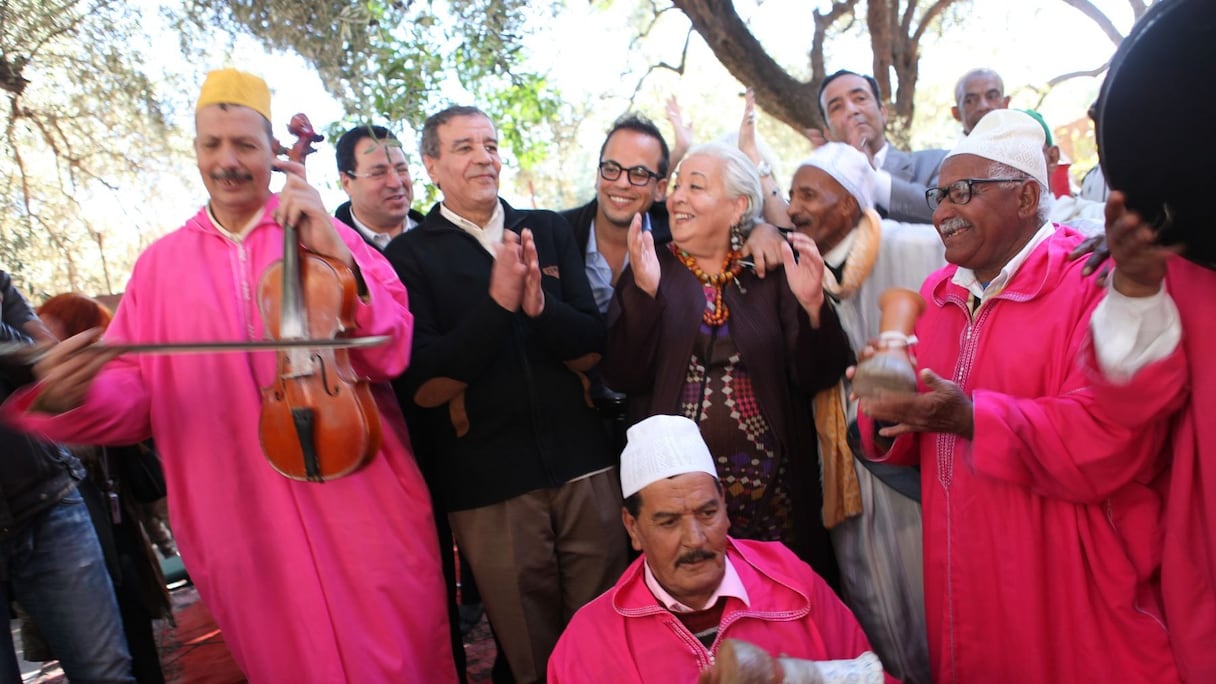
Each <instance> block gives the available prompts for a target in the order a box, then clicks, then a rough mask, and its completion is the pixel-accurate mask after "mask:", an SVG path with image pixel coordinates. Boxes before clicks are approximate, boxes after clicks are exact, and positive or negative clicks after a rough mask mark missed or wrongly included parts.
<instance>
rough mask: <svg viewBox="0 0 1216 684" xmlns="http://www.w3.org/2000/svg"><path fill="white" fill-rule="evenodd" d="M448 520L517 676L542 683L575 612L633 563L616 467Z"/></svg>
mask: <svg viewBox="0 0 1216 684" xmlns="http://www.w3.org/2000/svg"><path fill="white" fill-rule="evenodd" d="M448 520H449V521H450V522H451V523H452V532H453V534H454V535H455V536H456V544H457V546H459V547H460V552H461V553H462V554H463V555H464V557H465V558H466V559H468V561H469V566H470V567H471V568H472V569H473V578H474V579H475V580H476V582H477V588H478V589H479V590H480V591H481V599H482V602H483V603H484V604H485V606H486V615H487V616H488V617H489V619H490V624H491V625H492V626H493V627H494V633H495V634H496V635H497V636H498V642H499V643H500V644H501V645H502V649H503V652H504V653H505V654H506V657H507V662H508V663H509V664H510V665H511V672H512V674H513V675H514V676H515V681H516V682H517V683H518V684H530V683H531V682H543V681H544V680H545V668H546V666H547V665H548V662H549V654H550V653H552V651H553V647H554V646H556V645H557V638H558V637H559V636H561V633H562V630H563V629H565V627H566V623H567V622H569V621H570V618H571V616H573V615H574V612H575V611H576V610H578V609H579V608H581V607H582V606H583V604H585V603H587V602H588V601H590V600H591V599H593V598H595V597H596V596H598V595H600V594H601V593H603V592H604V591H606V590H607V589H608V588H610V587H611V586H612V585H613V584H614V583H615V582H616V580H617V579H618V578H619V577H620V575H621V573H622V572H624V570H625V567H626V566H627V565H628V560H627V557H628V554H627V548H628V547H627V537H626V535H625V528H624V526H623V525H622V524H621V484H620V478H619V476H618V474H617V471H616V469H615V468H613V469H611V470H608V471H605V472H602V473H597V474H595V475H592V476H590V477H585V478H581V479H578V480H574V481H571V482H567V483H566V484H564V485H562V486H560V487H554V488H551V489H539V490H536V491H532V492H528V493H527V494H522V495H520V496H517V497H515V498H513V499H508V500H507V501H503V502H500V503H496V504H492V505H489V506H483V507H481V508H474V509H471V510H466V511H455V512H452V513H449V514H448Z"/></svg>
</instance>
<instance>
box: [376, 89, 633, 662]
mask: <svg viewBox="0 0 1216 684" xmlns="http://www.w3.org/2000/svg"><path fill="white" fill-rule="evenodd" d="M421 148H422V149H421V151H422V160H423V163H424V164H425V165H426V170H427V174H428V175H429V176H430V177H431V181H432V182H434V183H435V184H436V185H437V186H439V189H440V190H441V191H442V192H443V200H442V201H440V202H438V203H436V204H435V206H434V207H433V208H432V209H431V211H430V213H428V214H427V216H426V219H425V220H424V221H423V222H422V225H421V226H419V227H418V228H416V229H414V230H411V231H409V232H408V233H406V234H405V235H404V236H402V237H401V238H400V239H398V240H394V241H393V242H392V243H391V244H390V245H389V247H388V250H387V251H386V252H385V256H387V257H388V259H389V261H391V262H392V264H393V266H394V267H395V268H396V269H397V273H398V274H399V275H400V277H401V280H402V281H403V282H404V283H405V285H406V287H407V288H408V290H409V293H410V310H411V311H412V312H413V314H414V320H415V322H416V325H417V328H416V334H415V336H414V346H413V365H412V366H411V367H410V369H409V371H408V372H407V373H406V375H405V377H404V378H403V384H402V386H403V387H404V388H405V392H406V394H407V396H409V397H410V398H411V399H412V401H413V402H414V403H415V404H416V405H417V406H418V407H420V408H422V409H427V410H428V411H427V429H428V431H429V434H430V435H431V436H432V437H433V438H434V449H435V454H436V456H437V458H436V461H437V465H438V467H437V475H438V477H437V482H438V488H439V490H440V495H441V496H442V498H443V501H444V503H445V505H446V506H447V509H448V520H449V522H450V523H451V525H452V531H453V532H454V534H455V536H456V543H457V544H458V545H459V547H460V551H461V554H462V555H463V556H464V557H465V558H466V559H467V560H468V561H469V565H470V566H471V567H472V568H473V575H474V576H475V577H476V578H477V586H478V589H480V590H481V597H482V601H483V602H484V603H485V607H486V614H487V615H488V616H489V618H490V623H491V624H492V625H493V626H494V631H495V634H496V635H497V636H498V639H499V642H500V643H501V645H502V648H503V651H504V652H505V653H506V656H507V661H508V663H510V666H511V671H512V673H513V675H514V677H515V680H516V681H517V682H520V684H524V683H526V682H537V681H543V679H544V673H545V662H546V661H547V660H548V658H549V653H550V652H551V651H552V650H553V644H555V643H556V642H557V637H558V635H560V634H561V630H562V628H563V627H564V626H565V624H566V621H567V620H568V619H569V617H570V615H572V614H573V613H574V611H575V610H577V609H578V608H579V607H580V606H582V605H583V604H584V603H586V602H587V601H590V600H591V599H592V598H594V597H595V596H596V595H597V594H599V593H600V592H602V591H603V590H604V589H606V588H607V587H608V586H610V585H611V584H612V580H613V579H615V578H616V577H617V576H618V575H619V574H620V572H621V570H622V569H623V568H624V567H625V565H626V562H627V559H626V555H627V548H626V546H625V540H624V537H623V536H622V535H621V530H620V528H619V527H617V526H616V524H615V516H616V496H615V492H616V488H617V486H618V479H617V472H616V467H615V463H614V460H615V459H614V455H613V453H612V452H611V451H610V450H609V447H608V439H607V435H606V434H605V433H604V430H603V427H602V425H601V424H600V420H599V417H598V415H597V414H596V412H595V410H594V409H593V408H592V407H591V406H589V405H588V403H587V401H586V394H585V391H584V385H583V378H582V376H581V373H583V372H585V371H587V369H589V368H590V367H591V366H592V365H594V363H595V362H596V360H597V359H598V357H599V354H600V353H601V352H602V350H603V346H604V322H603V320H602V319H601V318H600V314H599V311H598V310H597V309H596V307H595V299H594V298H593V296H592V294H591V287H590V286H589V285H588V283H587V275H586V272H585V271H584V270H583V261H582V258H581V255H580V254H579V252H578V249H577V247H576V246H575V241H574V236H573V235H572V231H571V230H570V226H569V224H567V223H566V222H565V220H563V219H562V218H561V217H560V216H558V215H557V214H555V213H553V212H548V211H528V210H518V209H515V208H514V207H511V206H510V205H508V204H507V203H506V202H504V201H503V200H501V199H500V198H499V197H498V179H499V172H500V171H501V169H502V162H501V160H500V158H499V155H498V132H497V129H496V128H495V126H494V124H493V122H491V121H490V118H489V117H488V116H486V114H485V113H484V112H482V111H481V110H479V109H477V108H475V107H465V106H457V107H449V108H447V109H445V110H443V111H441V112H438V113H436V114H433V115H431V116H430V117H428V118H427V120H426V123H425V124H424V125H423V128H422V142H421Z"/></svg>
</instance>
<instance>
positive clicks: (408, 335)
mask: <svg viewBox="0 0 1216 684" xmlns="http://www.w3.org/2000/svg"><path fill="white" fill-rule="evenodd" d="M334 225H335V227H336V228H337V230H338V234H339V235H341V236H342V239H343V241H344V242H346V246H347V247H349V248H350V251H351V254H352V255H353V256H354V259H355V263H356V264H358V266H359V274H360V275H361V276H362V278H363V282H364V284H365V285H366V286H367V297H365V298H361V299H360V301H359V303H358V304H357V305H356V308H355V331H354V334H355V336H357V337H370V336H373V335H388V336H389V337H391V338H392V339H391V340H389V342H388V343H386V344H383V345H380V346H378V347H371V348H367V349H357V350H352V351H351V354H350V356H351V363H352V365H353V366H354V368H355V371H356V372H358V373H359V374H360V375H363V376H366V377H367V378H369V379H371V380H372V381H382V380H391V379H393V378H395V377H397V376H398V375H401V373H403V372H404V371H405V369H406V367H407V366H409V362H410V348H411V346H412V344H413V332H414V317H413V315H412V314H411V313H410V306H409V298H408V296H407V295H406V292H405V285H403V284H402V283H401V279H400V278H398V277H397V272H396V271H394V270H393V267H392V266H391V265H390V264H389V262H388V260H387V259H385V258H384V255H383V254H381V253H380V252H377V251H376V250H375V249H372V248H371V247H369V246H368V244H367V243H366V242H364V241H363V238H361V237H359V235H358V234H357V233H356V232H355V231H354V230H352V229H351V228H348V227H346V225H345V224H343V223H342V222H340V221H338V220H337V219H334Z"/></svg>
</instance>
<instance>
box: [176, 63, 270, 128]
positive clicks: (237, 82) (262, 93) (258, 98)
mask: <svg viewBox="0 0 1216 684" xmlns="http://www.w3.org/2000/svg"><path fill="white" fill-rule="evenodd" d="M213 104H234V105H241V106H243V107H248V108H250V109H252V110H253V111H255V112H257V113H258V114H261V115H262V116H264V117H266V120H267V121H270V88H269V86H267V85H266V81H263V80H262V79H261V78H259V77H257V76H254V75H253V74H249V73H246V72H244V71H238V70H236V69H217V70H215V71H212V72H211V73H209V74H207V80H205V81H203V89H202V91H201V92H200V93H199V94H198V104H196V105H195V106H194V111H195V112H197V111H198V110H200V109H202V108H203V107H206V106H207V105H213Z"/></svg>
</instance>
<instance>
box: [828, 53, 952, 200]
mask: <svg viewBox="0 0 1216 684" xmlns="http://www.w3.org/2000/svg"><path fill="white" fill-rule="evenodd" d="M819 113H820V115H822V116H823V120H824V121H825V122H826V123H827V127H826V128H825V129H824V130H823V135H824V137H825V138H826V139H827V140H830V141H833V142H842V143H846V144H848V145H852V146H853V147H855V148H857V149H858V150H860V151H861V152H862V153H864V154H865V155H866V156H867V157H869V158H870V163H871V165H872V166H873V167H874V168H875V169H876V170H877V175H876V180H877V184H876V186H875V190H874V203H875V204H876V205H877V206H878V209H879V213H881V214H882V215H883V217H884V218H890V219H893V220H895V221H905V222H909V223H930V222H932V221H933V212H931V211H929V209H928V208H927V207H926V206H925V203H924V194H925V190H926V189H927V188H929V187H932V186H933V184H934V183H935V182H936V181H937V172H938V169H939V167H941V163H942V158H944V157H945V156H946V151H945V150H920V151H918V152H904V151H903V150H897V149H895V147H894V146H893V145H889V144H888V143H887V135H886V132H885V131H886V127H887V108H886V105H884V104H883V103H882V96H881V95H880V94H879V92H878V83H877V82H876V81H875V80H874V78H873V77H871V76H862V75H861V74H856V73H853V72H852V71H847V70H845V69H841V70H840V71H837V72H836V73H834V74H832V75H831V76H828V77H827V78H825V79H823V83H821V84H820V85H819Z"/></svg>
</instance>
